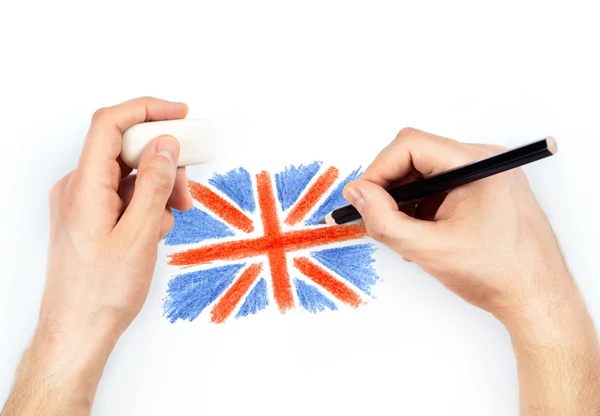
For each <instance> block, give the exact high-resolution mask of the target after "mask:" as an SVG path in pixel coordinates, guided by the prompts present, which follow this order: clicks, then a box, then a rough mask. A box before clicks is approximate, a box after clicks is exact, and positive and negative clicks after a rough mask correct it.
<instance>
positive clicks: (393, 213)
mask: <svg viewBox="0 0 600 416" xmlns="http://www.w3.org/2000/svg"><path fill="white" fill-rule="evenodd" d="M344 197H345V198H346V199H347V200H348V201H349V202H350V203H351V204H352V205H353V206H354V207H355V208H356V210H357V211H358V212H359V213H360V215H361V216H362V218H363V221H364V222H365V225H366V227H367V232H368V233H369V235H370V236H371V237H372V238H373V239H375V240H377V241H379V242H381V243H383V244H385V245H386V246H388V247H390V248H391V249H392V250H394V251H396V252H397V253H400V254H402V255H406V256H409V258H410V253H411V252H412V251H414V250H422V249H424V248H427V247H430V246H431V244H433V242H434V239H435V234H436V233H435V232H436V231H437V230H436V229H435V227H436V224H435V223H433V222H428V221H421V220H418V219H415V218H412V217H410V216H408V215H406V214H405V213H404V212H401V211H400V210H399V209H398V205H397V204H396V201H394V198H392V196H391V195H390V194H389V193H388V192H387V191H386V190H385V189H383V188H382V187H381V186H379V185H377V184H374V183H372V182H369V181H365V180H361V179H359V180H356V181H353V182H351V183H349V184H348V185H347V186H346V188H345V189H344Z"/></svg>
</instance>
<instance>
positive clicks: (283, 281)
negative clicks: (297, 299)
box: [267, 249, 294, 313]
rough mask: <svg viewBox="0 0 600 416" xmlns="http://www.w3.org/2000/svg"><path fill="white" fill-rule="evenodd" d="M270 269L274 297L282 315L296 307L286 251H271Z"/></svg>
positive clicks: (269, 256)
mask: <svg viewBox="0 0 600 416" xmlns="http://www.w3.org/2000/svg"><path fill="white" fill-rule="evenodd" d="M267 257H268V258H269V267H270V268H271V278H272V279H273V297H274V298H275V302H277V306H279V310H280V311H281V313H285V311H287V310H288V309H291V308H293V307H294V296H293V295H292V286H291V283H290V275H289V272H288V267H287V261H286V258H285V251H283V250H282V249H276V250H269V254H267Z"/></svg>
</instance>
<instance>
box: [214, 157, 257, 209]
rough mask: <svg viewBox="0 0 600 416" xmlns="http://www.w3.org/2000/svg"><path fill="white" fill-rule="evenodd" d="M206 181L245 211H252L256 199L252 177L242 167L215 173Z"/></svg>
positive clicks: (254, 207)
mask: <svg viewBox="0 0 600 416" xmlns="http://www.w3.org/2000/svg"><path fill="white" fill-rule="evenodd" d="M208 183H209V184H211V185H212V186H214V187H215V188H217V189H218V190H220V191H221V192H223V193H224V194H225V195H227V196H228V197H229V198H231V200H232V201H234V202H235V203H236V204H238V206H239V207H240V208H241V209H243V210H244V211H246V212H254V210H255V209H256V201H255V200H254V191H253V189H252V179H251V178H250V174H249V173H248V171H247V170H246V169H244V168H242V167H240V168H237V169H234V170H230V171H229V172H227V173H224V174H219V173H215V174H214V175H213V177H212V178H211V179H209V180H208Z"/></svg>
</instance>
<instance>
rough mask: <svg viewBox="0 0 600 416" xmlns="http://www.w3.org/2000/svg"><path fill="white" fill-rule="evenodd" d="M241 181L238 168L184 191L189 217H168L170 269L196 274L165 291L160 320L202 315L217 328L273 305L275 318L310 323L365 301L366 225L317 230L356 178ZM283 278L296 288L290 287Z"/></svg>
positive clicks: (372, 276)
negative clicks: (298, 311)
mask: <svg viewBox="0 0 600 416" xmlns="http://www.w3.org/2000/svg"><path fill="white" fill-rule="evenodd" d="M232 172H233V173H232ZM249 175H250V174H249V173H248V172H247V171H246V170H244V169H242V168H239V169H235V170H233V171H230V172H228V173H226V174H224V175H218V174H215V176H214V177H213V180H212V181H209V183H208V184H207V185H202V184H200V183H197V182H194V181H190V183H189V187H190V193H191V195H192V198H193V199H194V200H195V203H194V204H195V206H194V209H192V210H191V213H178V214H177V215H176V216H175V225H174V227H173V230H172V231H171V232H170V233H169V234H167V236H166V237H165V242H166V243H167V244H168V245H178V247H176V248H175V250H174V252H172V253H171V254H170V255H169V264H170V265H171V266H176V267H182V268H188V267H194V268H195V269H199V270H197V271H194V272H191V273H187V274H180V275H178V276H175V277H174V278H173V280H172V281H171V282H170V283H169V289H168V290H167V297H166V299H165V303H164V309H165V316H166V317H167V318H168V319H169V320H170V321H171V322H174V321H176V320H178V319H181V320H189V321H192V320H194V319H196V318H197V317H198V316H199V315H200V314H201V313H202V311H203V310H204V309H206V308H207V307H209V306H210V307H211V309H210V320H211V321H212V322H213V323H223V322H226V321H228V320H229V319H233V317H235V318H240V317H242V316H250V315H254V314H256V313H258V312H259V311H263V310H266V309H267V308H269V307H271V305H272V306H273V307H276V308H278V309H279V311H280V312H281V313H286V312H287V311H289V310H291V309H294V308H295V307H297V306H298V307H301V308H303V309H306V310H308V311H310V312H312V313H318V312H321V311H323V310H338V308H339V307H341V306H347V307H350V308H356V307H358V306H360V305H363V304H365V303H366V299H365V298H372V295H371V288H372V287H373V285H374V284H375V283H376V282H377V280H378V277H377V275H376V273H375V271H374V269H373V268H372V262H373V260H372V257H371V256H372V254H373V251H374V249H373V247H372V246H371V245H370V244H365V241H364V238H365V237H366V235H367V233H366V229H365V227H364V225H363V224H351V225H336V226H330V225H319V224H316V222H318V219H320V218H321V217H322V216H324V215H325V214H327V213H329V212H330V211H331V210H333V209H334V208H337V207H338V206H341V205H345V204H346V202H345V200H344V198H343V195H342V191H343V189H344V186H345V185H346V184H347V183H348V182H350V181H351V180H353V179H355V178H356V177H358V175H359V170H358V169H357V170H355V171H354V172H352V173H351V174H350V175H348V176H345V177H343V179H342V180H339V179H338V169H337V168H335V167H333V166H329V167H327V166H323V165H322V163H321V162H312V163H310V164H307V165H299V166H297V167H296V166H290V167H288V168H286V169H285V170H284V171H283V172H279V173H278V174H276V175H275V176H274V177H273V176H272V175H271V174H269V173H268V172H266V171H263V172H259V173H257V174H256V175H255V176H254V180H251V177H250V176H249ZM277 175H279V176H277ZM249 178H250V179H249ZM296 188H298V189H296ZM234 191H235V192H234ZM220 193H221V194H224V195H225V196H227V197H228V199H225V198H224V197H222V196H221V195H220ZM240 195H242V197H240ZM249 201H253V202H252V203H254V208H253V209H252V205H251V204H252V203H250V202H249ZM284 207H286V209H284ZM199 212H201V213H202V214H199ZM313 219H317V221H314V220H313ZM207 224H208V226H206V225H207ZM253 230H256V231H255V232H254V233H252V234H250V235H249V234H248V233H250V232H251V231H253ZM207 240H211V241H207ZM196 242H198V243H200V244H199V245H195V246H193V247H186V246H185V245H186V244H191V243H196ZM332 245H333V246H332ZM246 264H248V266H246ZM291 272H293V273H296V274H297V273H301V274H302V275H301V277H302V278H295V279H292V278H291V276H290V274H291ZM259 276H260V277H259ZM270 299H272V300H274V302H271V301H270ZM334 300H337V301H339V302H340V303H339V304H338V303H335V301H334Z"/></svg>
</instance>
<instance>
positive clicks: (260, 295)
mask: <svg viewBox="0 0 600 416" xmlns="http://www.w3.org/2000/svg"><path fill="white" fill-rule="evenodd" d="M268 305H269V299H268V298H267V281H266V280H265V279H260V280H259V281H258V283H257V284H256V285H255V286H254V288H253V289H252V290H251V291H250V293H249V294H248V297H247V298H246V300H245V301H244V303H243V304H242V307H241V308H240V310H239V312H238V313H237V315H236V318H239V317H241V316H248V315H250V314H255V313H256V312H258V311H262V310H263V309H265V308H266V307H267V306H268Z"/></svg>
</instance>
